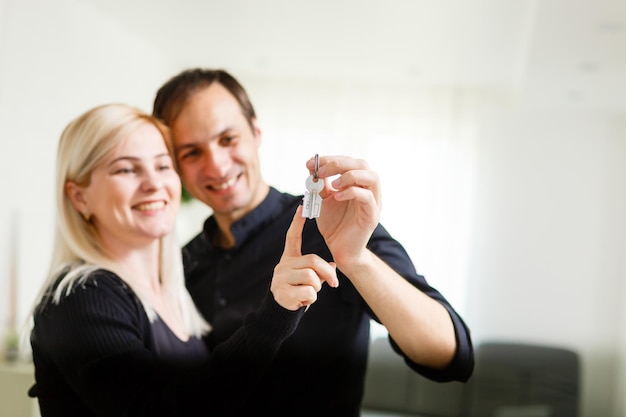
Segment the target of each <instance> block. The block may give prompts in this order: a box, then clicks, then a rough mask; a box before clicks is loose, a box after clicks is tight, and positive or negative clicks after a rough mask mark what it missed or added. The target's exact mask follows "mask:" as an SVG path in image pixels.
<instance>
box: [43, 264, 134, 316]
mask: <svg viewBox="0 0 626 417" xmlns="http://www.w3.org/2000/svg"><path fill="white" fill-rule="evenodd" d="M99 300H100V301H106V302H107V303H110V304H112V305H116V306H118V307H119V306H122V305H126V306H127V307H130V308H132V309H133V310H134V309H135V307H136V306H138V305H139V304H140V302H139V299H138V298H137V296H136V295H135V293H134V292H133V290H132V289H131V288H130V287H129V286H128V284H126V283H125V282H124V280H123V279H122V278H121V277H120V276H119V275H117V274H116V273H115V272H113V271H110V270H107V269H103V268H98V267H89V268H82V269H78V270H70V269H68V270H65V271H64V272H63V273H61V274H60V275H59V277H58V279H57V281H56V282H55V284H54V285H53V287H52V289H51V291H50V293H49V298H48V300H47V301H48V302H50V301H51V302H52V303H53V304H58V305H61V304H67V303H79V304H84V305H85V307H87V308H89V307H92V308H93V307H95V306H97V305H102V304H101V302H99ZM45 304H48V303H45Z"/></svg>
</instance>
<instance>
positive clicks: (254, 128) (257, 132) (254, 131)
mask: <svg viewBox="0 0 626 417" xmlns="http://www.w3.org/2000/svg"><path fill="white" fill-rule="evenodd" d="M251 122H252V134H253V135H254V138H255V139H256V142H257V146H259V145H261V128H260V127H259V123H258V122H257V120H256V117H253V118H252V120H251Z"/></svg>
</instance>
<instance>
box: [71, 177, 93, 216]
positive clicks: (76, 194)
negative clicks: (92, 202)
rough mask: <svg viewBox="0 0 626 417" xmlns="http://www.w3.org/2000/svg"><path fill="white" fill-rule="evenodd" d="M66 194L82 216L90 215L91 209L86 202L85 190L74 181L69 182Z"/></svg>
mask: <svg viewBox="0 0 626 417" xmlns="http://www.w3.org/2000/svg"><path fill="white" fill-rule="evenodd" d="M65 194H67V197H68V198H69V199H70V201H71V202H72V205H73V206H74V208H75V209H76V210H78V212H80V213H81V214H83V215H85V214H89V208H88V207H87V202H86V201H85V191H84V188H83V187H81V186H80V185H78V184H76V183H75V182H74V181H68V182H66V183H65Z"/></svg>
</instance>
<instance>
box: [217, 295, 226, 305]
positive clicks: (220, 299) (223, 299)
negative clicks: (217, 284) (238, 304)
mask: <svg viewBox="0 0 626 417" xmlns="http://www.w3.org/2000/svg"><path fill="white" fill-rule="evenodd" d="M217 304H218V305H219V306H220V307H224V306H226V304H228V302H227V301H226V299H225V298H223V297H220V298H218V299H217Z"/></svg>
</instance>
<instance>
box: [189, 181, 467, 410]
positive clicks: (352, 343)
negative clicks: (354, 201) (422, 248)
mask: <svg viewBox="0 0 626 417" xmlns="http://www.w3.org/2000/svg"><path fill="white" fill-rule="evenodd" d="M301 200H302V197H301V196H293V195H290V194H286V193H280V192H278V191H277V190H276V189H274V188H270V192H269V195H268V196H267V198H266V199H265V200H264V201H263V202H262V203H261V204H260V205H259V206H258V207H256V208H255V209H254V210H253V211H252V212H251V213H249V214H248V215H247V216H245V217H244V218H242V219H241V220H239V221H237V222H236V223H234V224H233V225H232V228H231V230H232V233H233V234H234V236H235V242H236V245H235V247H234V248H232V249H229V250H223V249H220V248H217V247H214V246H213V245H212V244H211V236H213V235H214V234H215V233H216V230H217V224H216V222H215V219H214V218H213V217H210V218H209V219H207V221H206V222H205V225H204V231H203V233H201V234H199V235H198V236H196V237H195V238H194V239H193V240H192V241H191V242H189V243H188V244H187V245H186V246H185V248H184V249H183V260H184V263H185V275H186V279H187V286H188V288H189V291H190V293H191V296H192V297H193V299H194V301H195V303H196V305H197V306H198V309H199V310H200V312H201V313H202V314H203V315H204V316H205V318H206V319H207V320H208V321H209V322H210V323H211V325H212V326H213V332H212V333H211V336H210V343H211V345H215V344H216V343H219V342H221V341H223V340H225V339H226V338H228V337H229V336H230V335H231V334H232V333H233V332H234V331H235V330H236V329H237V328H238V327H239V326H240V325H241V322H242V320H243V318H244V317H245V315H246V314H247V313H248V312H250V311H252V310H254V309H256V308H257V307H258V306H259V305H260V303H261V302H262V300H263V297H264V294H266V293H267V291H268V288H269V285H270V282H271V279H272V276H273V271H274V267H275V266H276V264H278V262H279V260H280V257H281V255H282V252H283V249H284V243H285V235H286V232H287V229H288V228H289V225H290V224H291V221H292V219H293V214H294V212H295V210H296V208H297V206H298V204H300V202H301ZM302 242H303V243H302V253H303V254H307V253H316V254H318V255H319V256H321V257H322V258H324V259H326V260H328V261H330V260H332V257H331V254H330V251H329V250H328V247H327V246H326V244H325V242H324V239H323V238H322V236H321V234H320V233H319V231H318V229H317V225H316V222H315V221H314V220H307V222H306V224H305V227H304V231H303V238H302ZM368 247H369V248H370V249H371V250H372V252H374V253H375V254H376V255H378V256H379V257H380V258H381V259H383V260H384V261H385V262H387V263H388V264H389V265H390V266H391V267H392V268H393V269H394V270H395V271H396V272H398V273H399V274H400V275H402V276H403V277H404V278H405V279H407V280H408V281H409V282H411V283H412V284H413V285H414V286H416V287H418V288H419V289H420V290H421V291H423V292H425V293H426V294H428V295H429V296H430V297H432V298H434V299H436V300H438V301H439V302H440V303H441V304H443V305H444V306H445V308H446V309H447V310H448V311H449V313H450V315H451V317H452V320H453V322H454V326H455V331H456V339H457V345H458V349H457V352H456V355H455V358H454V360H453V361H452V363H451V365H450V366H449V367H448V368H447V369H445V370H433V369H429V368H426V367H423V366H420V365H418V364H416V363H414V362H412V361H410V360H409V359H407V358H406V357H405V361H406V362H407V364H408V366H410V367H411V368H412V369H414V370H415V371H417V372H419V373H420V374H422V375H424V376H426V377H428V378H431V379H433V380H437V381H451V380H458V381H466V380H467V379H468V378H469V376H470V375H471V373H472V370H473V364H474V359H473V349H472V343H471V338H470V332H469V330H468V328H467V327H466V325H465V323H464V322H463V320H462V319H461V318H460V317H459V315H458V314H457V313H456V312H455V311H454V309H453V308H452V307H451V306H450V305H449V303H448V302H447V301H446V300H445V298H444V297H443V296H442V295H441V294H440V293H439V292H438V291H436V290H435V289H433V288H432V287H430V286H429V285H428V284H427V282H426V280H425V279H424V277H423V276H421V275H419V274H417V272H416V270H415V267H414V266H413V264H412V262H411V260H410V259H409V256H408V255H407V253H406V251H405V250H404V249H403V247H402V246H401V245H400V244H399V243H398V242H397V241H395V240H394V239H393V238H392V237H391V236H390V235H389V234H388V233H387V231H386V230H385V229H384V228H383V227H382V226H381V225H378V227H377V228H376V230H375V231H374V233H373V235H372V237H371V239H370V242H369V244H368ZM338 276H339V280H340V285H339V288H331V287H329V286H327V285H324V286H323V287H322V290H321V291H320V293H319V294H318V300H317V302H316V303H315V304H313V305H312V306H311V308H310V309H309V310H308V312H306V313H305V315H304V317H303V318H302V320H301V322H300V324H299V326H298V328H297V329H296V331H295V332H294V334H293V335H292V336H291V337H289V339H287V340H286V341H285V343H284V344H283V345H282V346H281V348H280V349H279V351H278V354H277V356H276V358H275V360H274V362H273V363H272V365H271V367H270V369H269V371H268V373H267V374H266V375H265V376H264V380H263V381H262V382H261V384H260V385H259V389H258V390H257V391H255V393H254V397H255V398H256V400H254V401H251V404H254V407H253V408H251V409H250V410H249V413H250V415H254V416H255V417H260V416H293V415H298V416H325V415H337V416H342V417H350V416H358V415H359V413H360V404H361V399H362V396H363V388H364V378H365V372H366V363H367V354H368V347H369V320H370V318H374V319H376V317H375V316H374V315H373V313H372V311H371V310H370V308H369V307H368V306H367V304H366V303H365V302H364V300H363V298H362V297H361V296H360V295H359V293H358V292H357V291H356V289H355V288H354V286H353V285H352V284H351V282H350V280H349V279H347V278H346V277H345V276H344V275H342V274H341V271H338ZM390 342H391V343H392V345H393V346H394V349H396V350H397V351H398V352H399V353H400V354H402V352H400V351H399V349H398V347H397V345H396V344H395V343H394V342H393V340H391V339H390Z"/></svg>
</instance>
